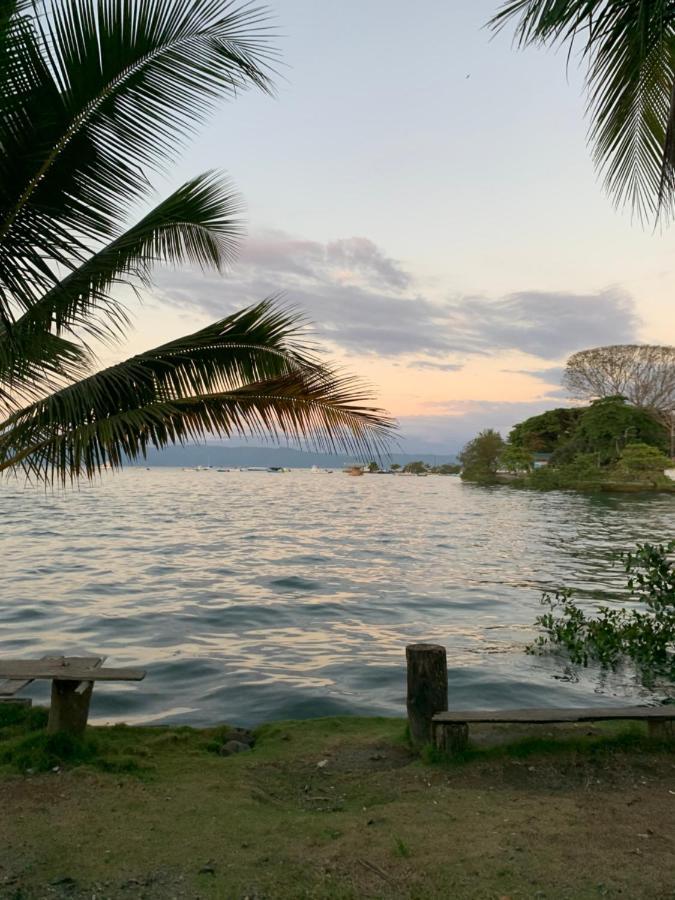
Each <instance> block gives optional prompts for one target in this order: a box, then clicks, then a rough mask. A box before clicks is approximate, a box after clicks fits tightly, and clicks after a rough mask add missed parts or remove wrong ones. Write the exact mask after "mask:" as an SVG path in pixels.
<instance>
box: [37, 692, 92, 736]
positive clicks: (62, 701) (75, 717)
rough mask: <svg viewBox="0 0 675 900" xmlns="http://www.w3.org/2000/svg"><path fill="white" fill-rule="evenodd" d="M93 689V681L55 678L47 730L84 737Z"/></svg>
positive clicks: (52, 732)
mask: <svg viewBox="0 0 675 900" xmlns="http://www.w3.org/2000/svg"><path fill="white" fill-rule="evenodd" d="M93 690H94V682H93V681H62V680H59V679H58V678H54V680H53V681H52V705H51V707H50V709H49V722H48V723H47V731H48V732H49V733H50V734H54V733H55V732H57V731H62V732H66V733H67V734H71V735H73V736H74V737H82V735H83V734H84V729H85V728H86V726H87V717H88V716H89V703H90V701H91V695H92V692H93Z"/></svg>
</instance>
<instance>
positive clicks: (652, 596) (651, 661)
mask: <svg viewBox="0 0 675 900" xmlns="http://www.w3.org/2000/svg"><path fill="white" fill-rule="evenodd" d="M674 551H675V541H671V542H670V543H668V544H657V545H652V544H638V546H637V549H636V550H635V552H632V553H621V554H619V557H618V558H619V559H620V560H621V561H622V563H623V566H624V570H625V572H626V575H627V579H626V592H627V597H626V599H628V600H629V601H632V602H634V603H637V604H639V606H638V608H637V609H630V610H627V609H623V608H621V607H608V606H600V607H598V608H597V610H596V613H595V615H590V616H589V615H587V614H586V612H584V610H583V609H581V608H580V607H579V606H578V605H577V604H576V603H575V602H574V600H573V599H572V597H573V593H572V591H571V590H569V589H563V590H560V591H556V592H555V593H554V594H549V593H545V594H544V595H543V597H542V601H541V602H542V604H543V605H545V606H548V608H549V611H548V612H546V613H544V614H543V615H542V616H539V617H538V618H537V619H536V623H535V624H536V625H538V626H539V627H540V628H541V629H542V630H543V631H544V634H543V635H540V636H539V637H538V638H537V640H536V641H535V642H534V644H532V645H531V646H530V647H528V651H529V652H533V653H543V652H546V651H548V650H551V649H553V650H557V651H562V652H564V653H565V654H566V655H567V656H569V658H570V660H571V661H572V662H573V663H575V664H577V665H583V666H587V665H588V664H589V662H591V661H595V662H598V663H600V664H601V665H602V666H604V667H606V668H612V669H615V668H617V666H619V665H620V664H621V663H622V662H624V661H630V662H632V663H633V665H634V666H635V667H636V669H637V671H638V673H639V675H640V678H641V680H642V681H643V683H645V684H653V682H654V680H655V679H656V678H657V677H666V678H669V679H670V680H675V566H674V565H673V559H672V555H673V552H674ZM616 599H617V600H619V599H621V598H618V597H617V598H616Z"/></svg>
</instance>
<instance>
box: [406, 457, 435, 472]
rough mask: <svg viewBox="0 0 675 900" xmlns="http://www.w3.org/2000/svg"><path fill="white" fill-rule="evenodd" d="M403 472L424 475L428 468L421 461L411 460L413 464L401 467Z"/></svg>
mask: <svg viewBox="0 0 675 900" xmlns="http://www.w3.org/2000/svg"><path fill="white" fill-rule="evenodd" d="M403 471H404V472H410V473H411V474H412V475H424V474H425V473H426V472H428V471H429V466H428V465H427V464H426V463H425V462H422V460H421V459H416V460H413V462H409V463H406V464H405V466H403Z"/></svg>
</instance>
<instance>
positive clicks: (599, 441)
mask: <svg viewBox="0 0 675 900" xmlns="http://www.w3.org/2000/svg"><path fill="white" fill-rule="evenodd" d="M636 442H642V443H645V444H649V445H650V446H653V447H657V448H659V449H660V450H665V448H666V446H667V434H666V430H665V428H664V427H663V426H662V425H661V424H660V423H659V422H657V421H656V420H655V419H654V418H653V416H651V415H650V414H649V413H648V412H647V411H646V410H644V409H639V408H638V407H635V406H631V405H630V404H628V403H626V401H625V400H624V399H623V397H606V398H604V399H603V400H595V401H594V402H593V403H591V405H590V406H589V407H588V408H587V409H585V410H584V411H583V413H582V414H581V416H580V418H579V425H578V427H577V429H576V431H575V433H574V439H573V447H574V449H575V451H576V452H580V453H593V454H596V455H597V459H598V463H599V464H601V465H606V464H609V463H612V462H614V461H615V460H617V459H618V458H619V456H620V455H621V451H622V450H623V448H624V447H625V446H626V445H627V444H628V443H636Z"/></svg>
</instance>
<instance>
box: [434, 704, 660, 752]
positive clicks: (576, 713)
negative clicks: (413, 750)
mask: <svg viewBox="0 0 675 900" xmlns="http://www.w3.org/2000/svg"><path fill="white" fill-rule="evenodd" d="M612 720H613V721H617V720H624V721H634V720H643V721H646V722H647V728H648V729H649V734H650V735H651V736H653V737H659V738H670V737H673V736H675V728H674V727H673V726H674V720H675V704H673V705H669V706H627V707H614V706H609V707H584V708H581V707H568V708H560V709H556V708H555V707H549V708H548V709H494V710H485V709H479V710H468V709H466V710H456V711H447V712H439V713H436V715H435V716H433V718H432V736H433V742H434V744H435V746H436V747H438V749H439V750H444V751H445V752H447V753H458V752H461V751H462V750H465V749H466V747H467V744H468V740H469V725H471V724H474V725H477V724H479V723H480V724H502V723H508V724H511V723H520V724H524V725H553V724H560V723H565V722H601V721H612Z"/></svg>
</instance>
